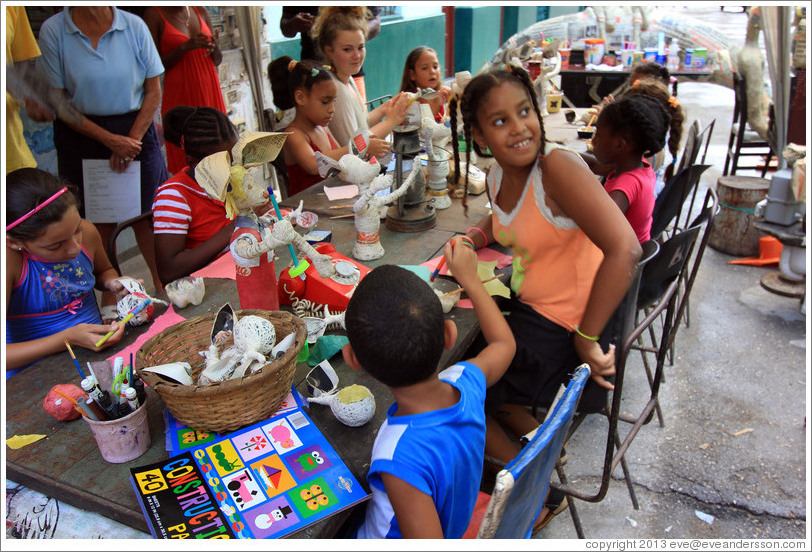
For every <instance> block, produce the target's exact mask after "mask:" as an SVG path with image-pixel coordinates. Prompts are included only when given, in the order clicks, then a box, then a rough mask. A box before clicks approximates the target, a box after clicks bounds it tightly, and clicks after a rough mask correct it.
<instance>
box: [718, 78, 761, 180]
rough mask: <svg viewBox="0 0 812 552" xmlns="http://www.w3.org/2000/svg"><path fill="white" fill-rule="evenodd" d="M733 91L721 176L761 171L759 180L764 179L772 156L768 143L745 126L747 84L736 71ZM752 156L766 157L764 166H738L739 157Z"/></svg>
mask: <svg viewBox="0 0 812 552" xmlns="http://www.w3.org/2000/svg"><path fill="white" fill-rule="evenodd" d="M733 90H734V93H735V101H734V104H733V122H732V123H731V125H730V138H729V139H728V141H727V156H726V157H725V169H724V171H723V172H722V175H723V176H727V175H728V174H731V175H735V174H736V171H737V170H739V169H753V170H758V169H761V178H764V176H765V175H766V174H767V169H768V168H769V165H770V160H771V159H772V158H773V155H774V154H773V150H772V147H771V146H770V144H769V142H767V141H766V140H764V139H763V138H761V136H759V135H758V133H757V132H755V131H754V130H751V129H750V128H749V126H748V124H747V82H746V81H745V79H744V77H743V76H742V75H741V74H740V73H739V72H738V71H737V72H735V73H733ZM743 150H744V151H743ZM752 156H757V157H766V159H765V161H764V166H763V167H759V166H757V165H741V164H739V158H740V157H752ZM728 169H729V170H730V172H729V173H728Z"/></svg>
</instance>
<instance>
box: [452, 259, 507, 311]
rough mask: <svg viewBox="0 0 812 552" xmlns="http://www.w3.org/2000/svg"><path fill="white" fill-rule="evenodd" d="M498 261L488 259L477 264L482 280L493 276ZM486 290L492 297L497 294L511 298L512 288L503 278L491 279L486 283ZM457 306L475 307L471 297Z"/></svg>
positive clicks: (464, 307) (463, 307)
mask: <svg viewBox="0 0 812 552" xmlns="http://www.w3.org/2000/svg"><path fill="white" fill-rule="evenodd" d="M496 265H497V261H488V262H483V261H480V262H479V264H478V265H477V269H476V271H477V274H478V275H479V279H480V280H487V279H488V278H491V277H493V275H494V269H495V268H496ZM484 286H485V290H486V291H487V292H488V295H490V296H491V297H496V296H497V295H499V296H501V297H505V298H506V299H509V298H510V288H508V287H507V286H506V285H505V284H503V283H502V281H501V280H499V279H496V280H491V281H490V282H487V283H485V284H484ZM457 306H458V307H460V308H462V309H472V308H474V305H473V303H471V300H470V299H463V300H461V301H460V302H459V303H457Z"/></svg>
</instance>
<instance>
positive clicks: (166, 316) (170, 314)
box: [107, 255, 232, 360]
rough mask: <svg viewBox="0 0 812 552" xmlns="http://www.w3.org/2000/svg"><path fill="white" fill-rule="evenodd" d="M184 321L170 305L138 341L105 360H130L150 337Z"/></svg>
mask: <svg viewBox="0 0 812 552" xmlns="http://www.w3.org/2000/svg"><path fill="white" fill-rule="evenodd" d="M228 257H229V258H232V257H231V255H229V256H228ZM184 320H186V318H184V317H183V316H181V315H179V314H178V313H176V312H175V309H174V305H170V306H169V308H168V309H166V312H165V313H163V314H162V315H161V316H159V317H158V318H156V319H155V322H153V323H152V325H151V326H150V327H149V329H148V330H147V331H146V332H144V333H143V334H141V335H139V336H138V339H136V340H135V343H133V344H132V345H130V346H129V347H127V348H126V349H124V350H122V351H117V352H115V353H113V354H112V355H110V356H109V357H107V360H111V359H113V358H115V357H117V356H123V357H124V358H130V353H132V354H133V355H135V354H136V353H137V352H138V349H140V348H141V346H142V345H143V344H144V343H146V342H147V340H148V339H149V338H150V337H152V336H154V335H157V334H158V333H160V332H162V331H164V330H165V329H166V328H168V327H169V326H174V325H175V324H177V323H178V322H183V321H184Z"/></svg>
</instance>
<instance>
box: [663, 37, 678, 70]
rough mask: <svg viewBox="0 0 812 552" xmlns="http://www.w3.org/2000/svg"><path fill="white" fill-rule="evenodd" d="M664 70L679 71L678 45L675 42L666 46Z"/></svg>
mask: <svg viewBox="0 0 812 552" xmlns="http://www.w3.org/2000/svg"><path fill="white" fill-rule="evenodd" d="M666 68H667V69H668V70H669V71H676V70H677V69H679V45H678V44H677V41H676V40H673V41H671V44H670V45H669V46H668V58H667V60H666Z"/></svg>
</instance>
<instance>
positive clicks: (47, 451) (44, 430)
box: [6, 179, 488, 538]
mask: <svg viewBox="0 0 812 552" xmlns="http://www.w3.org/2000/svg"><path fill="white" fill-rule="evenodd" d="M339 183H340V181H336V180H330V179H328V180H327V181H326V184H327V185H337V184H339ZM342 184H343V183H342ZM300 199H303V200H304V208H305V210H312V211H314V212H316V213H318V214H319V223H318V225H317V228H319V229H329V230H331V231H332V233H333V237H332V243H333V245H334V246H335V247H336V249H337V250H338V252H339V253H341V254H343V255H346V256H348V257H349V256H351V251H352V246H353V244H354V241H355V226H354V222H353V219H352V218H347V219H334V220H331V219H330V218H329V217H330V216H333V215H335V214H337V213H342V212H345V211H343V210H330V209H328V207H329V205H330V203H331V202H329V201H327V198H326V196H325V195H324V192H323V191H322V185H321V184H319V185H316V186H314V187H312V188H309V189H308V190H305V191H304V192H302V193H300V194H298V195H296V196H293V197H291V198H288V199H287V200H285V201H283V202H282V205H283V206H286V207H295V206H296V205H298V203H299V200H300ZM349 201H350V200H339V201H336V202H334V203H335V204H346V203H348V202H349ZM486 202H487V196H486V194H481V195H479V196H469V218H467V219H466V218H465V216H464V215H463V209H462V206H461V205H460V202H459V201H457V200H455V201H453V202H452V203H453V204H452V206H451V207H450V208H449V209H445V210H441V211H438V212H437V225H436V226H435V227H434V228H432V229H430V230H427V231H425V232H420V233H415V234H406V233H397V232H393V231H391V230H389V229H388V228H387V227H386V226H385V225H384V224H381V242H382V243H383V246H384V248H385V249H386V254H385V255H384V257H382V258H381V259H378V260H376V261H371V262H367V263H365V264H366V265H367V266H369V267H370V268H374V267H376V266H380V265H382V264H420V263H423V262H425V261H427V260H428V259H431V258H433V257H435V256H436V255H438V254H440V253H441V251H442V247H443V245H444V244H445V243H446V242H447V241H448V240H449V239H450V238H451V237H452V236H453V235H454V234H456V233H464V232H465V231H466V229H467V228H468V227H470V226H471V225H472V224H475V223H476V222H478V221H479V220H480V218H481V217H483V216H485V215H486V214H487V213H488V209H487V208H486V207H485V204H486ZM347 211H349V210H347ZM276 254H277V256H278V260H277V261H276V269H277V272H280V271H281V270H282V269H284V268H285V267H287V266H288V265H289V264H290V262H291V258H290V256H289V253H288V250H287V248H279V249H277V250H276ZM205 283H206V296H205V299H204V301H203V303H201V304H200V305H198V306H191V305H190V306H188V307H186V308H185V309H181V310H179V311H178V313H179V314H181V315H182V316H184V317H185V318H191V317H193V316H200V315H203V314H206V313H207V312H216V311H217V310H218V309H219V308H220V306H222V305H223V304H224V303H225V302H231V304H232V305H233V306H235V307H236V306H237V305H239V300H238V297H237V291H236V285H235V283H234V281H232V280H225V279H216V278H215V279H207V280H206V282H205ZM160 297H161V298H164V299H165V294H161V296H160ZM165 309H166V307H163V306H158V307H156V313H155V316H158V315H160V314H162V313H163V312H164V310H165ZM446 316H447V317H449V318H450V319H451V320H453V321H454V322H455V323H456V324H457V327H458V329H459V336H458V339H457V343H456V344H455V346H454V347H453V348H452V349H451V350H448V351H445V352H444V354H443V356H442V358H441V361H440V364H441V366H448V365H450V364H452V363H454V362H456V361H458V360H459V359H460V358H461V356H462V355H463V354H464V352H465V350H466V349H467V348H468V346H469V345H470V343H471V342H472V341H473V339H474V337H475V336H476V334H477V332H478V330H479V324H478V323H477V320H476V315H475V314H474V311H473V310H471V309H453V310H452V311H451V312H450V313H449V314H448V315H446ZM144 331H145V328H127V330H126V331H125V334H124V337H123V339H122V341H121V343H120V346H119V349H121V348H124V347H126V346H128V345H130V344H132V343H133V342H134V341H135V340H136V338H137V337H138V336H139V335H140V334H141V333H143V332H144ZM74 352H75V353H76V356H77V359H78V360H79V362H80V363H81V365H82V366H85V363H86V362H88V361H90V362H100V361H104V359H106V358H107V357H108V356H110V355H111V354H114V353H115V349H109V350H106V351H102V352H101V353H93V352H91V351H88V350H86V349H80V348H74ZM330 362H331V364H332V365H333V367H334V368H335V369H336V372H337V373H338V375H339V378H340V384H339V385H340V386H342V387H344V386H347V385H351V384H354V383H358V384H361V385H365V386H367V387H368V388H369V389H370V390H371V391H372V393H373V394H374V395H375V398H376V403H377V408H376V411H375V417H374V418H373V420H372V421H370V422H369V423H368V424H366V425H364V426H362V427H360V428H349V427H347V426H344V425H343V424H341V423H340V422H338V421H337V420H336V419H335V417H334V416H333V415H332V413H331V411H330V408H329V407H327V406H322V405H313V406H312V407H311V408H310V409H309V412H308V414H309V415H310V417H311V418H312V419H313V421H314V422H315V423H316V425H318V427H319V429H320V430H321V431H322V433H324V435H325V436H326V437H327V439H328V440H329V441H330V443H331V445H332V446H333V447H334V448H335V449H336V450H337V451H338V452H339V454H340V455H341V457H342V458H343V459H344V461H345V462H346V464H347V466H348V467H349V468H350V470H351V471H352V472H353V475H354V476H355V477H356V478H357V479H358V480H359V481H360V482H362V484H363V485H364V486H365V488H366V489H367V490H368V487H366V483H365V482H366V473H367V470H368V469H369V459H370V455H371V450H372V444H373V442H374V439H375V435H376V432H377V429H378V428H379V427H380V425H381V423H382V422H383V421H384V420H385V418H386V410H387V408H388V407H389V405H390V404H391V403H392V396H391V394H390V393H389V391H388V389H387V388H386V387H385V386H384V385H382V384H380V383H378V382H377V381H375V380H374V379H373V378H372V377H371V376H369V375H367V374H365V373H363V372H356V371H354V370H352V369H351V368H350V367H348V366H347V365H346V364H345V363H344V361H343V359H342V358H341V355H337V356H335V357H333V358H332V359H331V361H330ZM310 370H311V367H310V366H308V365H307V364H306V363H299V364H298V365H297V368H296V373H295V376H294V383H295V385H296V387H297V389H299V390H300V391H301V392H302V393H303V394H304V395H306V389H305V385H304V378H305V375H306V374H307V373H308V372H309V371H310ZM57 383H73V384H76V385H78V384H79V377H78V374H77V372H76V368H75V367H74V365H73V363H72V361H71V359H70V357H69V356H68V354H67V352H65V353H59V354H55V355H51V356H49V357H46V358H44V359H42V360H40V361H39V362H38V363H37V364H36V365H34V366H31V367H29V368H27V369H26V370H23V371H22V372H20V373H19V374H17V375H16V376H14V377H13V378H11V379H9V380H7V381H6V433H7V436H8V437H11V436H13V435H28V434H45V435H47V438H46V439H42V440H40V441H37V442H36V443H33V444H31V445H28V446H26V447H23V448H21V449H17V450H12V449H7V456H6V470H7V476H8V478H9V479H12V480H13V481H15V482H17V483H21V484H23V485H25V486H27V487H30V488H31V489H34V490H36V491H39V492H41V493H43V494H45V495H47V496H52V497H55V498H58V499H59V500H64V501H65V502H67V503H69V504H72V505H74V506H76V507H78V508H82V509H85V510H90V511H93V512H97V513H99V514H101V515H103V516H106V517H108V518H111V519H114V520H116V521H118V522H121V523H124V524H126V525H129V526H131V527H134V528H136V529H139V530H142V531H145V532H147V531H148V530H149V529H148V527H147V524H146V521H145V520H144V516H143V514H142V512H141V508H140V506H139V503H138V501H137V498H136V495H135V492H134V491H133V489H132V486H131V484H130V481H129V473H130V472H129V468H131V467H136V466H141V465H145V464H149V463H152V462H158V461H160V460H162V459H164V458H167V457H168V454H167V451H166V450H165V442H164V423H163V403H162V401H161V400H160V398H159V397H158V396H157V395H156V394H155V392H154V391H152V390H151V389H148V390H147V396H148V398H147V407H148V417H149V427H150V433H151V436H152V445H151V447H150V449H149V450H148V451H147V452H146V453H145V454H144V455H143V456H141V457H140V458H137V459H136V460H134V461H132V462H129V463H126V464H108V463H107V462H105V461H104V460H103V459H102V458H101V454H100V452H99V450H98V447H97V446H96V442H95V441H94V439H93V437H92V435H91V433H90V429H89V428H88V427H87V425H86V424H85V423H84V422H82V421H74V422H67V423H65V422H57V421H56V420H54V419H53V418H51V417H50V416H49V415H48V414H46V413H45V411H44V410H43V409H42V400H43V398H44V396H45V395H46V393H47V392H48V390H49V389H50V388H51V387H52V386H53V385H55V384H57ZM349 514H350V510H345V511H343V512H339V513H337V514H335V515H333V516H330V517H328V518H326V519H324V520H322V521H320V522H318V523H316V524H314V525H312V526H310V527H307V528H305V529H303V530H301V531H299V532H297V533H296V534H294V535H293V536H294V537H300V538H330V537H331V536H333V535H334V534H335V532H336V530H337V529H338V528H339V527H340V525H341V524H342V523H343V522H344V521H345V520H346V518H347V517H348V516H349Z"/></svg>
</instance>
